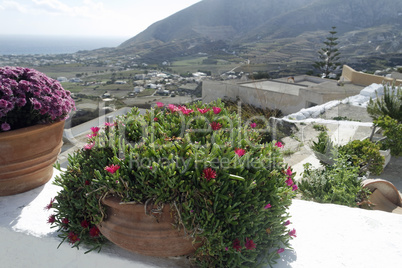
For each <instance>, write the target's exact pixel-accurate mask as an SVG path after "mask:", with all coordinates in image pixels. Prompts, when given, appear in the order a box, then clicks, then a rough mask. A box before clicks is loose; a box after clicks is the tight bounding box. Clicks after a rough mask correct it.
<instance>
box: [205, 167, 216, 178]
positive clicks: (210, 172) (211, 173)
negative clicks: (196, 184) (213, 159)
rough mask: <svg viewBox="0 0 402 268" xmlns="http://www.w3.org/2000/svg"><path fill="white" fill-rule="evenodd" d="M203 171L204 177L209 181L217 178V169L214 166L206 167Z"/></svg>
mask: <svg viewBox="0 0 402 268" xmlns="http://www.w3.org/2000/svg"><path fill="white" fill-rule="evenodd" d="M202 172H203V173H204V178H205V179H207V181H210V180H211V179H215V178H216V171H215V170H213V169H212V168H206V169H204V170H203V171H202Z"/></svg>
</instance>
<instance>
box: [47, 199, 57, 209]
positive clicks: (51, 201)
mask: <svg viewBox="0 0 402 268" xmlns="http://www.w3.org/2000/svg"><path fill="white" fill-rule="evenodd" d="M54 200H55V198H51V199H50V203H49V204H48V205H47V206H46V207H45V209H47V210H49V209H51V208H52V207H53V203H54Z"/></svg>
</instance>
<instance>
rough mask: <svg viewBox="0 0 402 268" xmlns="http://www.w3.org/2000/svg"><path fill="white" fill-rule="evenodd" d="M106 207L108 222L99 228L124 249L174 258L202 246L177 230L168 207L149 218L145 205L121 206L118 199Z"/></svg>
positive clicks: (106, 200)
mask: <svg viewBox="0 0 402 268" xmlns="http://www.w3.org/2000/svg"><path fill="white" fill-rule="evenodd" d="M103 204H104V205H106V214H107V219H106V220H105V221H103V222H102V223H101V224H100V225H99V226H98V228H99V230H100V232H101V233H102V234H103V235H104V236H105V237H106V238H107V239H109V240H110V241H111V242H113V243H115V244H116V245H117V246H119V247H121V248H124V249H126V250H129V251H131V252H135V253H140V254H143V255H148V256H159V257H172V256H180V255H189V254H191V253H194V252H195V250H196V248H197V246H199V245H200V244H199V243H196V244H194V245H193V243H192V240H193V239H192V238H189V237H185V234H184V231H183V230H181V231H178V230H177V229H175V228H174V227H173V225H172V223H173V222H174V219H173V218H172V211H170V206H169V205H165V206H164V208H163V210H162V213H152V212H150V214H151V215H147V214H145V209H144V205H140V204H120V199H119V198H118V197H109V198H106V199H105V200H104V201H103ZM147 210H148V211H150V208H149V207H147Z"/></svg>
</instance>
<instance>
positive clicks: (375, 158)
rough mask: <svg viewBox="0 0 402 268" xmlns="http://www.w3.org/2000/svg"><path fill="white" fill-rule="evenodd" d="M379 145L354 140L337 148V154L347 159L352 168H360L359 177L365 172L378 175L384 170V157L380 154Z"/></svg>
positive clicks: (368, 141) (367, 141)
mask: <svg viewBox="0 0 402 268" xmlns="http://www.w3.org/2000/svg"><path fill="white" fill-rule="evenodd" d="M379 150H380V145H377V144H375V143H373V142H371V141H370V140H368V139H366V140H362V141H360V140H354V141H351V142H349V143H348V144H346V145H344V146H340V147H339V148H338V153H339V154H342V155H344V156H345V157H347V158H348V159H349V160H350V161H351V162H352V165H353V166H356V167H359V168H360V171H359V173H360V175H362V176H363V175H365V174H366V173H367V171H370V172H371V173H373V174H375V175H380V174H381V173H382V171H383V170H384V156H382V155H381V154H380V151H379Z"/></svg>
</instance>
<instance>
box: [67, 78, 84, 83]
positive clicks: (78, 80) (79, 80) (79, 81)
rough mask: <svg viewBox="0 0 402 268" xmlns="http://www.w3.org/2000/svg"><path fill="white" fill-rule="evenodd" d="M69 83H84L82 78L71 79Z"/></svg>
mask: <svg viewBox="0 0 402 268" xmlns="http://www.w3.org/2000/svg"><path fill="white" fill-rule="evenodd" d="M69 81H70V82H71V83H82V80H81V79H80V78H71V79H70V80H69Z"/></svg>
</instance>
